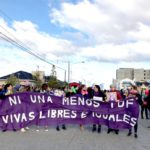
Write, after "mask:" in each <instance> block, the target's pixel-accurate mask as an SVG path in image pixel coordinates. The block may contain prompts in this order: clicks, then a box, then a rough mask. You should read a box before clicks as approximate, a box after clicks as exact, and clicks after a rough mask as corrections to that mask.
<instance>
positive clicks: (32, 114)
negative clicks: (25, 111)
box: [29, 112, 35, 121]
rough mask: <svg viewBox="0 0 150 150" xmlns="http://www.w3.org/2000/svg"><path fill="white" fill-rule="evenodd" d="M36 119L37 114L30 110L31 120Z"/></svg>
mask: <svg viewBox="0 0 150 150" xmlns="http://www.w3.org/2000/svg"><path fill="white" fill-rule="evenodd" d="M34 119H35V114H34V112H29V120H30V121H32V120H34Z"/></svg>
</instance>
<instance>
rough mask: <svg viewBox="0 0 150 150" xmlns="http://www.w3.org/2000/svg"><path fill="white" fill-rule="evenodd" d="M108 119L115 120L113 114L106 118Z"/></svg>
mask: <svg viewBox="0 0 150 150" xmlns="http://www.w3.org/2000/svg"><path fill="white" fill-rule="evenodd" d="M108 120H109V121H111V120H112V121H115V120H116V119H115V115H110V116H109V118H108Z"/></svg>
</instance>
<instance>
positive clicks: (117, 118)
mask: <svg viewBox="0 0 150 150" xmlns="http://www.w3.org/2000/svg"><path fill="white" fill-rule="evenodd" d="M119 116H120V115H118V114H117V115H116V121H117V122H121V121H122V119H120V118H119Z"/></svg>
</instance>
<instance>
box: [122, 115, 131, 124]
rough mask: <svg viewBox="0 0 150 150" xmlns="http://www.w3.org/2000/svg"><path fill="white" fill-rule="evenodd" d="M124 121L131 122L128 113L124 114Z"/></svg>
mask: <svg viewBox="0 0 150 150" xmlns="http://www.w3.org/2000/svg"><path fill="white" fill-rule="evenodd" d="M123 121H124V122H126V123H128V124H129V121H130V116H129V115H127V114H124V116H123Z"/></svg>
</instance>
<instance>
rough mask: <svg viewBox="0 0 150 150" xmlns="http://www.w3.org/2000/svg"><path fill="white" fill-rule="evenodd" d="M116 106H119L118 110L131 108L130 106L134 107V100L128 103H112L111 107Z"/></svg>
mask: <svg viewBox="0 0 150 150" xmlns="http://www.w3.org/2000/svg"><path fill="white" fill-rule="evenodd" d="M115 104H117V106H116V107H118V108H123V107H125V108H129V106H130V105H134V102H133V100H132V99H131V100H127V101H119V102H111V103H110V107H111V108H114V106H115Z"/></svg>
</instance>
